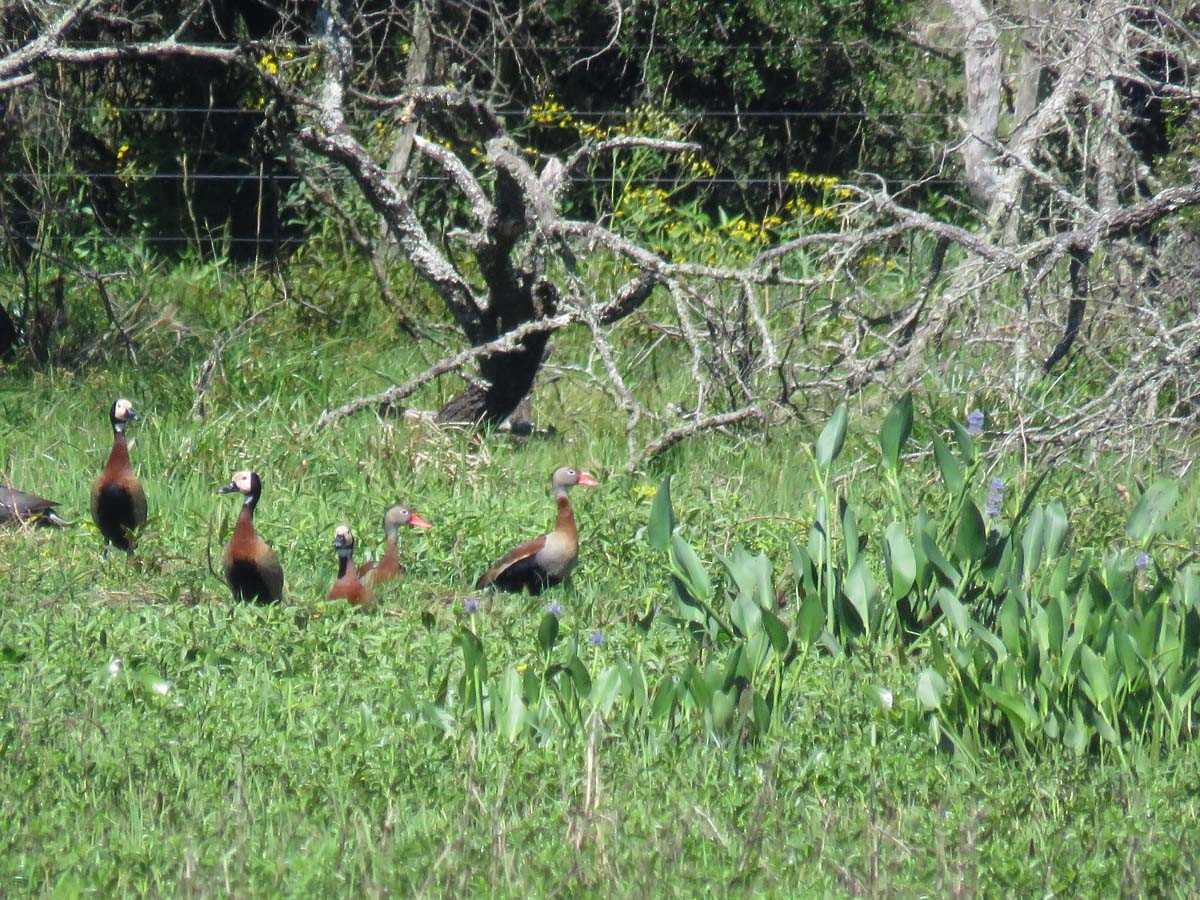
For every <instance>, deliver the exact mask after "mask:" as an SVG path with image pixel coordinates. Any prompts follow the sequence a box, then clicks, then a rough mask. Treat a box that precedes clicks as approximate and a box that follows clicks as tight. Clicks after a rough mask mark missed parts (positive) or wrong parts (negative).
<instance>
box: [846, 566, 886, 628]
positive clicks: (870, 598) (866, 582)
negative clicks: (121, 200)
mask: <svg viewBox="0 0 1200 900" xmlns="http://www.w3.org/2000/svg"><path fill="white" fill-rule="evenodd" d="M842 589H843V590H844V591H845V593H846V599H847V600H849V601H850V605H851V606H853V607H854V611H855V612H856V613H858V618H859V620H860V621H861V622H862V626H863V628H864V629H865V630H866V632H867V633H868V634H870V632H871V622H872V617H871V613H872V611H873V610H874V608H875V605H876V603H877V601H878V599H879V586H878V585H877V584H876V583H875V576H873V575H872V574H871V569H870V567H868V566H867V559H866V557H865V556H860V557H859V558H858V562H856V563H855V564H854V567H853V568H852V569H851V570H850V571H849V572H848V573H847V574H846V583H845V584H844V585H843V588H842Z"/></svg>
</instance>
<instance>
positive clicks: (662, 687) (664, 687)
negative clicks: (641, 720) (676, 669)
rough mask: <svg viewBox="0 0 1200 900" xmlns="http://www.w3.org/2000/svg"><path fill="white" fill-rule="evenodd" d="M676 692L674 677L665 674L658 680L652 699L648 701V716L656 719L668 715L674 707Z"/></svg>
mask: <svg viewBox="0 0 1200 900" xmlns="http://www.w3.org/2000/svg"><path fill="white" fill-rule="evenodd" d="M677 693H678V688H677V687H676V685H675V679H674V678H672V677H671V676H670V675H667V676H666V677H665V678H663V680H662V681H661V682H659V685H658V690H656V691H655V692H654V700H653V701H652V702H651V703H650V718H651V719H654V720H656V721H657V720H658V719H662V718H666V717H667V716H669V715H670V714H671V712H672V711H673V710H674V709H675V697H676V695H677Z"/></svg>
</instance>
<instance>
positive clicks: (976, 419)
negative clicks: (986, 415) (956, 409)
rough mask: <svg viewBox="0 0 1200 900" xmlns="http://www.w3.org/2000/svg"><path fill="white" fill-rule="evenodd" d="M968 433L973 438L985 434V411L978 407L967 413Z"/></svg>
mask: <svg viewBox="0 0 1200 900" xmlns="http://www.w3.org/2000/svg"><path fill="white" fill-rule="evenodd" d="M967 434H969V435H970V436H971V437H973V438H977V437H979V436H980V435H981V434H983V413H982V412H980V411H979V410H977V409H976V410H972V411H971V412H969V413H967Z"/></svg>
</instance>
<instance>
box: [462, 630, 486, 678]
mask: <svg viewBox="0 0 1200 900" xmlns="http://www.w3.org/2000/svg"><path fill="white" fill-rule="evenodd" d="M458 646H459V647H461V648H462V654H463V663H464V666H465V668H466V671H467V672H478V673H479V678H480V679H481V680H482V679H485V678H487V657H486V655H485V654H484V650H483V641H481V640H480V639H479V637H478V635H476V634H475V632H473V631H471V629H469V628H460V629H459V630H458Z"/></svg>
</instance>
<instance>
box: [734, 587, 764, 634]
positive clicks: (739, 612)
mask: <svg viewBox="0 0 1200 900" xmlns="http://www.w3.org/2000/svg"><path fill="white" fill-rule="evenodd" d="M729 618H730V619H731V620H732V622H733V624H734V626H735V627H736V628H737V630H738V631H740V632H741V633H742V634H743V635H745V636H747V637H749V636H752V635H756V634H758V633H759V632H761V631H762V607H761V606H759V605H758V604H757V603H755V602H754V599H753V598H752V597H751V596H750V595H749V594H746V593H741V594H738V595H737V597H735V598H734V600H733V603H732V604H731V605H730V608H729Z"/></svg>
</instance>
